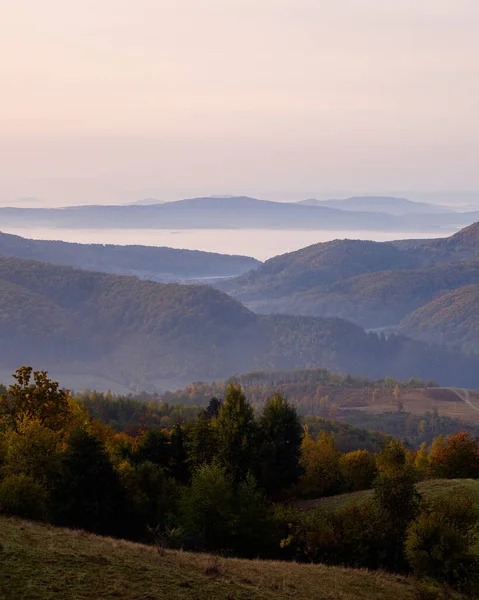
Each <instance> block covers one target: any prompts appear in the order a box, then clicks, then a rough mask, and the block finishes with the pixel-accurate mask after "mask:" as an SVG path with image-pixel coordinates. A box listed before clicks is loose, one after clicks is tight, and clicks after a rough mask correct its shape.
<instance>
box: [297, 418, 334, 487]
mask: <svg viewBox="0 0 479 600" xmlns="http://www.w3.org/2000/svg"><path fill="white" fill-rule="evenodd" d="M340 457H341V453H340V452H339V451H338V450H336V448H335V447H334V438H333V436H332V435H331V434H330V433H326V432H322V433H321V434H320V435H319V437H318V439H317V440H314V439H313V437H312V436H311V434H310V433H309V431H308V430H307V428H305V433H304V437H303V441H302V444H301V461H300V464H301V466H302V468H303V470H304V472H303V475H302V476H301V479H300V480H299V483H298V491H299V493H300V494H301V495H303V496H305V497H310V498H314V497H319V496H327V495H331V494H334V493H335V492H336V493H337V492H338V491H339V490H340V488H341V484H342V475H341V469H340V466H339V459H340Z"/></svg>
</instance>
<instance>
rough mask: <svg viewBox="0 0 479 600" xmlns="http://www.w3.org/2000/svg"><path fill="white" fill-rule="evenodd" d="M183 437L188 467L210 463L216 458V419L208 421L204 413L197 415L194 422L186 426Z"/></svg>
mask: <svg viewBox="0 0 479 600" xmlns="http://www.w3.org/2000/svg"><path fill="white" fill-rule="evenodd" d="M185 437H186V440H185V445H186V449H187V453H188V463H189V466H190V467H192V468H195V467H198V466H200V465H203V464H205V463H211V462H212V461H213V459H214V458H216V457H217V456H218V451H219V429H218V423H217V421H216V419H208V417H207V416H206V415H205V414H204V412H201V413H200V414H199V416H198V418H197V419H196V421H194V422H192V423H190V424H188V425H187V427H186V432H185Z"/></svg>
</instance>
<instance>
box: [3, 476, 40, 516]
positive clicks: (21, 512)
mask: <svg viewBox="0 0 479 600" xmlns="http://www.w3.org/2000/svg"><path fill="white" fill-rule="evenodd" d="M46 502H47V493H46V490H45V488H44V487H43V486H42V485H40V484H39V483H37V482H36V481H35V480H34V479H33V478H32V477H29V476H28V475H25V474H24V473H20V474H18V475H9V476H8V477H6V478H5V479H3V480H2V481H1V482H0V511H2V512H5V513H7V514H9V515H16V516H18V517H24V518H26V519H36V520H41V519H43V518H44V517H45V514H46Z"/></svg>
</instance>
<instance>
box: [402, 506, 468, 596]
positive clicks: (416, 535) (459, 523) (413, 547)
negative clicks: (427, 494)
mask: <svg viewBox="0 0 479 600" xmlns="http://www.w3.org/2000/svg"><path fill="white" fill-rule="evenodd" d="M477 523H478V513H477V510H476V509H475V508H474V506H473V503H472V501H471V499H470V498H468V497H467V496H464V495H463V496H461V495H459V496H458V495H454V496H450V497H446V498H442V499H440V500H437V501H435V502H432V503H430V504H428V505H426V506H425V507H424V509H423V511H422V512H421V514H420V515H419V516H418V518H417V519H416V520H415V521H413V522H412V523H411V525H410V526H409V529H408V532H407V538H406V544H405V549H406V557H407V560H408V562H409V564H410V566H411V568H412V569H413V571H414V573H415V574H416V575H418V576H419V577H430V578H432V579H435V580H437V581H440V582H444V583H447V584H449V585H453V586H455V587H459V588H461V589H462V590H469V591H472V589H473V586H474V585H475V584H477V583H478V582H479V559H478V558H477V557H475V556H474V555H473V553H472V549H471V546H472V545H473V544H474V543H475V541H476V539H477V537H476V536H477Z"/></svg>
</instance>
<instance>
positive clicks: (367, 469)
mask: <svg viewBox="0 0 479 600" xmlns="http://www.w3.org/2000/svg"><path fill="white" fill-rule="evenodd" d="M339 466H340V469H341V473H342V474H343V477H344V479H345V481H346V485H347V487H348V490H349V491H351V492H354V491H357V490H368V489H370V488H371V487H372V485H373V481H374V479H375V477H376V475H377V469H376V459H375V458H374V455H373V454H371V452H368V451H367V450H355V451H354V452H348V453H347V454H343V455H342V456H341V458H340V459H339Z"/></svg>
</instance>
